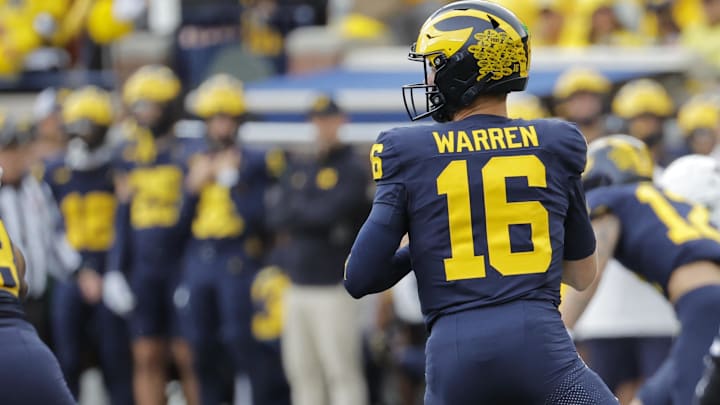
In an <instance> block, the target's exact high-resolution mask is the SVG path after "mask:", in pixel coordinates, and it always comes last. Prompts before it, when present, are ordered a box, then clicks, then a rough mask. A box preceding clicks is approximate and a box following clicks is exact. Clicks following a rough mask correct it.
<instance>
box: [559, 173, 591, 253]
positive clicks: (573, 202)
mask: <svg viewBox="0 0 720 405" xmlns="http://www.w3.org/2000/svg"><path fill="white" fill-rule="evenodd" d="M569 194H570V195H569V201H570V204H569V205H568V212H567V216H566V217H565V241H564V247H565V249H564V256H563V258H564V259H565V260H580V259H584V258H586V257H588V256H590V255H591V254H592V253H593V252H594V251H595V244H596V240H595V233H594V232H593V228H592V224H591V223H590V217H589V216H588V206H587V203H586V202H585V193H584V191H583V188H582V184H581V182H580V179H579V178H578V179H575V180H574V181H573V183H572V185H571V187H570V192H569Z"/></svg>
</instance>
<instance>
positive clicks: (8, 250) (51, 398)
mask: <svg viewBox="0 0 720 405" xmlns="http://www.w3.org/2000/svg"><path fill="white" fill-rule="evenodd" d="M0 176H2V168H0ZM0 280H1V282H0V348H2V349H0V364H2V368H1V370H2V371H0V379H1V380H2V382H3V386H4V390H3V393H2V403H3V404H7V405H25V404H58V405H72V404H75V403H76V402H75V400H74V399H73V396H72V394H71V393H70V390H69V389H68V386H67V383H66V382H65V379H64V378H63V373H62V370H61V369H60V364H58V361H57V359H56V358H55V356H54V355H53V354H52V352H51V351H50V349H48V347H47V346H46V345H45V343H43V342H42V340H40V338H39V337H38V335H37V332H36V331H35V328H33V326H32V325H31V324H30V323H29V322H28V321H27V319H26V318H25V311H24V310H23V307H22V303H21V299H23V298H24V297H25V295H26V294H27V291H28V285H27V282H26V281H25V260H24V258H23V255H22V252H20V249H18V248H16V247H15V246H14V245H13V243H12V241H11V240H10V236H8V233H7V231H6V230H5V224H4V223H3V221H2V219H0Z"/></svg>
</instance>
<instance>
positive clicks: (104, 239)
mask: <svg viewBox="0 0 720 405" xmlns="http://www.w3.org/2000/svg"><path fill="white" fill-rule="evenodd" d="M43 179H44V181H45V182H46V183H47V184H48V185H49V186H50V190H51V191H52V194H53V196H54V197H55V201H56V202H57V204H58V207H59V208H60V212H61V214H62V224H61V226H62V228H63V229H64V231H65V235H66V237H67V241H68V243H69V244H70V246H72V248H73V249H75V250H76V251H77V252H78V253H80V255H81V257H82V259H83V266H85V267H89V268H92V269H94V270H95V271H99V272H102V271H104V269H105V259H106V255H107V251H108V250H109V249H110V246H111V245H112V243H113V239H114V237H115V234H114V218H115V208H116V205H117V204H116V198H115V187H114V185H113V179H112V166H111V164H110V163H109V162H108V163H107V164H103V165H100V166H98V167H96V168H93V169H88V170H73V169H71V168H70V167H69V166H68V165H67V164H66V163H65V158H64V157H61V158H58V159H54V160H52V161H50V162H48V163H47V164H46V166H45V169H44V173H43Z"/></svg>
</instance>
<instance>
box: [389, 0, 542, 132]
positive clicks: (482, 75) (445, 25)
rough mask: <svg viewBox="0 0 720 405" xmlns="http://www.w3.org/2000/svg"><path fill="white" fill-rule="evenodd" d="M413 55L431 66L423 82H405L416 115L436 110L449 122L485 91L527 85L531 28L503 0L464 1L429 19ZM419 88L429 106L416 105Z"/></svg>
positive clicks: (405, 96) (437, 117) (410, 108)
mask: <svg viewBox="0 0 720 405" xmlns="http://www.w3.org/2000/svg"><path fill="white" fill-rule="evenodd" d="M409 58H410V60H412V61H416V62H422V63H423V67H424V69H425V80H424V82H423V83H415V84H409V85H405V86H403V100H404V102H405V109H406V110H407V113H408V115H409V116H410V119H411V120H413V121H414V120H418V119H421V118H425V117H428V116H432V117H433V119H435V120H436V121H438V122H445V121H449V120H451V119H452V117H453V115H454V113H455V112H456V111H458V110H459V109H461V108H463V107H466V106H468V105H470V104H471V103H472V102H473V101H475V99H476V98H477V97H478V96H480V95H486V94H505V93H509V92H511V91H522V90H524V89H525V86H526V85H527V81H528V68H529V65H530V42H529V34H528V30H527V27H526V26H525V24H523V23H522V21H520V19H518V18H517V17H516V16H515V14H513V13H512V12H510V11H509V10H507V9H506V8H504V7H502V6H500V5H498V4H495V3H491V2H489V1H481V0H473V1H470V0H468V1H458V2H454V3H451V4H448V5H446V6H444V7H442V8H440V9H439V10H437V11H436V12H435V13H433V14H432V15H431V16H430V17H429V18H428V19H427V21H425V23H424V24H423V26H422V27H421V28H420V33H419V35H418V38H417V41H416V42H415V44H414V45H413V46H412V48H411V50H410V54H409ZM428 70H431V72H429V71H428ZM416 90H421V91H422V92H423V95H422V96H420V97H418V98H420V99H421V100H422V101H420V102H421V103H422V104H423V105H424V108H422V107H421V108H420V109H419V108H418V106H416V99H415V98H416V97H415V96H414V93H415V91H416Z"/></svg>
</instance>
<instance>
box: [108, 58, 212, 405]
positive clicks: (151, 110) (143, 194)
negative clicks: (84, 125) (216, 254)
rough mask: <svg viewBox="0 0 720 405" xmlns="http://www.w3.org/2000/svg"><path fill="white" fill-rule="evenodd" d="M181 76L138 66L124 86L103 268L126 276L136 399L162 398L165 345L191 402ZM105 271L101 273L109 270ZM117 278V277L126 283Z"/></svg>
mask: <svg viewBox="0 0 720 405" xmlns="http://www.w3.org/2000/svg"><path fill="white" fill-rule="evenodd" d="M179 94H180V82H179V81H178V79H177V77H176V76H175V74H174V73H173V72H172V71H171V70H170V69H169V68H167V67H165V66H160V65H148V66H143V67H141V68H140V69H138V70H137V71H136V72H135V73H133V74H132V75H131V76H130V77H129V78H128V79H127V81H126V83H125V85H124V87H123V102H124V103H125V105H126V107H127V108H128V109H129V111H130V113H131V116H132V120H133V122H132V123H130V124H129V125H128V126H127V127H126V130H127V131H129V132H128V133H127V135H126V136H127V139H126V141H125V142H124V143H123V144H122V145H120V148H119V149H120V150H119V158H118V161H117V164H116V174H115V177H116V178H115V183H116V184H115V187H116V188H115V191H116V194H117V196H118V202H119V206H118V209H117V212H118V215H117V219H116V224H115V232H116V237H115V240H114V242H113V247H112V249H111V252H110V256H109V258H108V261H109V263H108V270H109V271H110V272H112V273H110V274H108V275H110V276H111V277H112V279H114V280H124V277H123V271H127V273H129V284H130V288H131V290H132V296H134V305H128V306H127V307H126V310H127V311H130V309H132V312H131V314H130V331H131V335H132V339H133V341H132V351H133V359H134V374H133V378H134V390H135V400H136V402H137V403H138V405H157V404H164V403H165V385H166V383H167V371H168V361H167V357H168V353H170V354H171V355H172V358H173V359H174V360H175V364H176V365H177V368H178V372H179V374H180V378H181V380H182V384H183V392H184V395H185V398H186V400H187V402H188V404H191V405H192V404H196V403H197V401H198V399H197V398H198V396H197V382H196V381H195V376H194V373H193V370H192V360H191V352H190V348H189V346H188V344H187V342H186V341H185V340H184V339H183V338H182V337H181V334H180V331H179V325H178V320H177V311H176V307H175V303H174V299H173V297H174V294H175V290H176V287H177V283H178V280H179V276H180V271H181V256H182V255H180V254H178V246H180V243H181V242H182V230H181V229H179V226H180V225H179V220H180V210H181V205H182V199H183V198H182V196H183V178H184V174H185V166H184V163H185V161H186V160H187V156H186V155H187V153H188V151H187V150H186V146H187V145H186V144H185V143H184V142H183V141H182V140H181V139H179V138H177V137H175V135H174V131H173V128H174V124H175V121H176V120H177V118H178V115H179V111H180V105H181V103H180V102H179V100H178V97H179ZM108 275H106V278H107V277H108ZM124 284H125V283H123V282H122V281H120V282H118V283H117V284H115V286H116V287H117V288H118V289H122V288H123V287H124Z"/></svg>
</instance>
